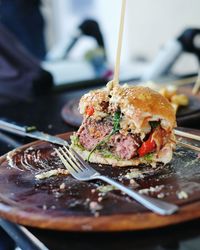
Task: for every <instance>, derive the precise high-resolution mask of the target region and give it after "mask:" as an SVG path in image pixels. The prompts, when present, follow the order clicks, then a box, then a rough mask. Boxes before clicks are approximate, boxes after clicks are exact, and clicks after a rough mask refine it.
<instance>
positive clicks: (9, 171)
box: [0, 131, 200, 232]
mask: <svg viewBox="0 0 200 250" xmlns="http://www.w3.org/2000/svg"><path fill="white" fill-rule="evenodd" d="M194 132H196V133H198V134H200V133H199V131H194ZM69 136H70V133H67V134H64V135H62V136H61V137H62V138H65V139H69ZM54 147H55V146H54V145H52V144H49V143H46V142H34V143H31V144H28V145H25V146H23V147H21V148H19V149H17V150H15V151H13V152H11V153H9V154H8V155H4V156H2V157H1V158H0V166H1V167H0V190H1V194H0V201H1V203H0V216H1V217H3V218H6V219H8V220H10V221H13V222H16V223H19V224H23V225H27V226H31V227H37V228H44V229H55V230H63V231H84V232H85V231H106V232H108V231H128V230H144V229H151V228H159V227H164V226H169V225H173V224H177V223H181V222H185V221H189V220H193V219H196V218H199V217H200V192H199V191H200V165H199V162H200V160H199V156H198V154H197V153H196V152H193V151H190V150H187V149H184V148H177V150H176V152H175V153H174V157H173V160H172V163H171V164H169V165H168V166H165V167H163V166H162V165H158V166H157V168H155V169H152V168H151V167H149V166H144V165H141V166H139V167H136V168H123V169H119V168H114V167H111V166H98V165H95V164H93V166H94V167H95V168H96V169H98V170H99V171H101V172H102V173H103V174H106V175H108V176H111V177H112V178H114V179H116V180H118V181H120V182H122V183H123V184H124V185H126V186H128V187H130V188H134V189H136V190H138V191H139V190H140V192H143V193H145V194H147V195H150V196H152V197H157V198H160V199H163V200H166V201H169V202H172V203H175V204H177V205H179V207H180V210H179V211H178V212H177V213H176V214H174V215H171V216H160V215H156V214H154V213H152V212H149V211H148V210H147V209H145V208H144V207H142V206H141V205H140V204H138V203H137V202H135V201H134V200H132V199H130V198H129V197H128V196H126V195H124V194H122V193H121V192H120V191H118V190H111V191H108V187H107V186H106V187H105V183H103V182H101V181H94V182H80V181H77V180H75V179H73V178H72V177H71V176H70V175H58V176H52V177H49V178H47V179H42V180H37V179H36V178H35V176H36V175H37V174H41V173H44V172H46V171H49V170H53V169H58V168H61V169H62V168H64V167H63V166H62V164H61V162H60V161H59V159H58V158H57V156H56V155H55V153H54V150H53V148H54Z"/></svg>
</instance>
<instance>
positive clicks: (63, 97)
mask: <svg viewBox="0 0 200 250" xmlns="http://www.w3.org/2000/svg"><path fill="white" fill-rule="evenodd" d="M87 91H88V89H87V88H85V89H84V90H66V91H62V92H57V93H55V92H54V93H51V94H49V95H47V96H41V97H37V98H35V99H32V100H28V101H18V100H5V101H3V100H2V101H1V103H0V117H6V118H9V119H11V120H14V121H16V122H19V123H22V124H26V125H36V126H37V128H38V129H39V130H42V131H44V132H47V133H50V134H61V133H64V132H67V131H73V130H75V129H76V128H73V127H71V126H69V125H67V124H66V123H65V122H64V121H63V120H62V118H61V115H60V112H61V109H62V107H63V106H64V104H65V103H66V102H67V101H68V100H70V99H71V98H73V97H76V96H79V95H80V94H82V93H84V92H87ZM190 127H192V128H200V124H199V123H198V122H197V121H195V122H191V123H190ZM6 138H7V137H6ZM6 138H4V137H3V136H2V137H1V136H0V154H1V155H2V154H4V153H6V152H8V151H9V150H11V149H12V148H13V146H14V143H15V142H13V141H12V139H11V140H9V139H8V138H7V139H6ZM11 138H13V139H15V140H17V142H19V143H21V144H24V143H27V142H30V140H28V139H22V138H19V137H16V136H12V137H11ZM199 222H200V220H196V221H191V222H188V223H183V224H179V225H176V226H171V227H167V228H162V229H156V230H146V231H140V232H123V233H70V232H56V231H47V230H41V229H33V228H29V230H30V231H31V232H33V234H34V235H35V236H36V237H38V238H39V239H40V240H41V241H42V242H43V243H44V244H46V246H47V247H48V248H49V249H55V250H57V249H58V250H59V249H73V250H78V249H88V250H89V249H91V250H93V249H115V250H117V249H142V250H151V249H152V250H153V249H156V250H186V249H191V250H198V249H200V226H199Z"/></svg>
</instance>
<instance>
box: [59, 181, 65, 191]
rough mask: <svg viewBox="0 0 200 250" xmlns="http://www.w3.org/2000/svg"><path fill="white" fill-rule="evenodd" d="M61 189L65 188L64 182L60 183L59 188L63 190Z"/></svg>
mask: <svg viewBox="0 0 200 250" xmlns="http://www.w3.org/2000/svg"><path fill="white" fill-rule="evenodd" d="M63 189H65V183H64V182H63V183H62V184H61V185H60V190H63Z"/></svg>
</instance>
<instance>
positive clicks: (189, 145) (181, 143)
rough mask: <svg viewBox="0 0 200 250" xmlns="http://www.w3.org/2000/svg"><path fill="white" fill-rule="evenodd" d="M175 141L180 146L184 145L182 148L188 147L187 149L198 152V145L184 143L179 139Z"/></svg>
mask: <svg viewBox="0 0 200 250" xmlns="http://www.w3.org/2000/svg"><path fill="white" fill-rule="evenodd" d="M176 143H177V144H179V145H180V146H182V147H184V148H189V149H192V150H195V151H197V152H200V148H199V147H196V146H193V145H191V144H188V143H185V142H180V141H176Z"/></svg>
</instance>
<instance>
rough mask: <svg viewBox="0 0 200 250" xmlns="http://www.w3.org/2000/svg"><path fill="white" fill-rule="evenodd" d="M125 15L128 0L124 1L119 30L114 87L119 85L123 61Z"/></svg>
mask: <svg viewBox="0 0 200 250" xmlns="http://www.w3.org/2000/svg"><path fill="white" fill-rule="evenodd" d="M125 13H126V0H122V9H121V21H120V29H119V38H118V47H117V56H116V62H115V71H114V78H113V87H114V86H116V85H119V71H120V60H121V50H122V40H123V32H124V19H125Z"/></svg>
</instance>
